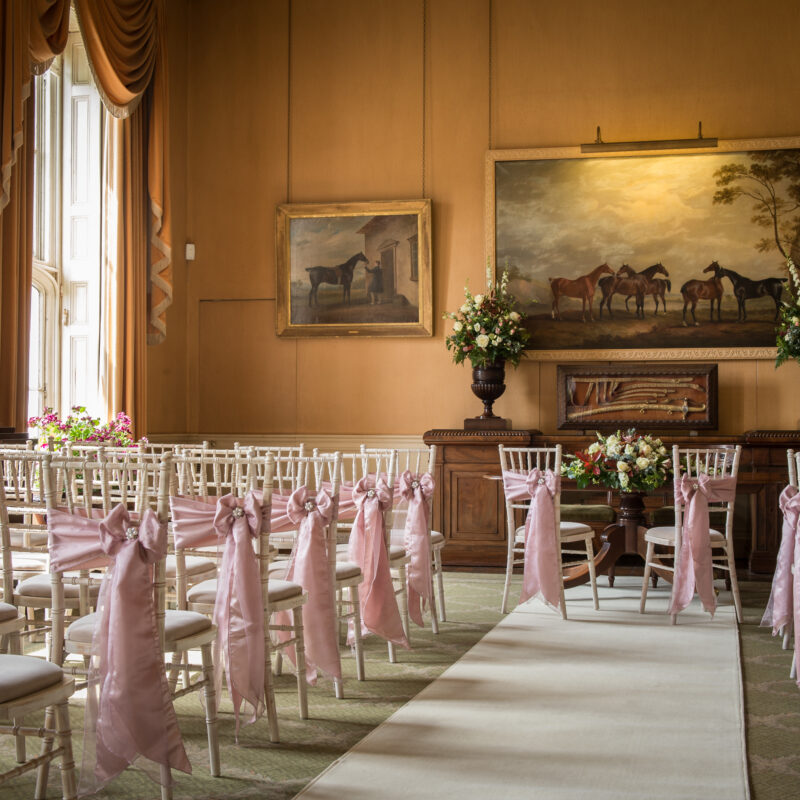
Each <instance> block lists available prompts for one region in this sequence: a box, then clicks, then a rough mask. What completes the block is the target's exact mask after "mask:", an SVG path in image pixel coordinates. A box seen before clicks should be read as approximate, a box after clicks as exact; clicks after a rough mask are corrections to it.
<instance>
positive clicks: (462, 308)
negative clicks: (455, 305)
mask: <svg viewBox="0 0 800 800" xmlns="http://www.w3.org/2000/svg"><path fill="white" fill-rule="evenodd" d="M469 309H470V305H469V303H464V305H463V306H461V313H462V314H466V313H468V312H469Z"/></svg>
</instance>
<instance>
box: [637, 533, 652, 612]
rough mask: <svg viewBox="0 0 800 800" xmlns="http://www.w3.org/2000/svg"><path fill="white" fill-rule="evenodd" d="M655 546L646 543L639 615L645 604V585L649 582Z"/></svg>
mask: <svg viewBox="0 0 800 800" xmlns="http://www.w3.org/2000/svg"><path fill="white" fill-rule="evenodd" d="M655 551H656V546H655V544H654V543H653V542H648V543H647V554H646V555H645V557H644V575H643V576H642V599H641V600H640V601H639V613H640V614H644V604H645V603H646V602H647V584H648V582H649V581H650V570H651V569H652V566H651V563H652V561H653V556H654V555H655Z"/></svg>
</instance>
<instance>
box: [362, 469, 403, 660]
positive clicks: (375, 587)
mask: <svg viewBox="0 0 800 800" xmlns="http://www.w3.org/2000/svg"><path fill="white" fill-rule="evenodd" d="M353 500H354V501H355V504H356V509H357V511H356V518H355V521H354V522H353V530H352V531H351V532H350V544H349V558H350V560H351V561H354V562H355V563H356V564H358V565H359V567H361V571H362V572H363V573H364V580H363V582H362V583H361V584H359V587H358V595H359V599H360V601H361V617H362V620H363V623H364V628H366V630H368V631H370V632H371V633H374V634H377V635H378V636H381V637H383V638H384V639H386V640H387V641H390V642H394V643H395V644H398V645H402V646H403V647H408V639H407V638H406V634H405V632H404V631H403V623H402V620H401V619H400V610H399V609H398V607H397V598H396V597H395V593H394V585H393V584H392V575H391V572H390V570H389V554H388V552H387V550H386V538H385V537H386V530H385V522H384V516H383V514H384V511H385V510H386V509H387V508H389V506H390V505H391V503H392V490H391V489H390V488H389V486H388V485H387V484H386V481H385V480H384V479H383V478H378V479H377V480H375V481H374V482H373V481H372V480H370V479H369V478H361V480H359V481H358V483H356V485H355V486H354V487H353Z"/></svg>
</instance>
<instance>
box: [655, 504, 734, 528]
mask: <svg viewBox="0 0 800 800" xmlns="http://www.w3.org/2000/svg"><path fill="white" fill-rule="evenodd" d="M727 513H728V512H727V510H726V509H724V508H709V509H708V519H709V521H710V522H711V524H712V525H713V526H714V527H715V528H724V527H725V521H726V515H727ZM650 522H651V523H652V524H653V525H656V526H658V527H669V526H670V525H674V524H675V506H662V507H661V508H654V509H653V510H652V511H651V512H650Z"/></svg>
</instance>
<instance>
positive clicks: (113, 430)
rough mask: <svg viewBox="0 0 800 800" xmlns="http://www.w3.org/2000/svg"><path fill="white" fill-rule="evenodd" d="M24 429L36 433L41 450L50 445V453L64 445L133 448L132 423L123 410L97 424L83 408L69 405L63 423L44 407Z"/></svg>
mask: <svg viewBox="0 0 800 800" xmlns="http://www.w3.org/2000/svg"><path fill="white" fill-rule="evenodd" d="M28 427H29V428H31V429H32V430H37V431H38V436H39V445H40V447H41V448H42V449H44V450H46V449H47V448H48V446H49V445H50V443H51V442H52V447H53V449H54V450H58V449H60V448H61V447H63V446H64V445H65V444H66V443H67V442H94V443H97V444H107V445H111V446H114V447H135V446H136V442H135V441H134V439H133V433H132V427H133V423H132V422H131V418H130V417H129V416H128V415H127V414H126V413H125V412H124V411H120V412H119V413H118V414H116V415H115V416H114V418H113V419H112V420H111V421H110V422H107V423H105V424H104V425H101V424H100V420H99V419H98V418H97V417H93V416H92V415H91V414H89V412H88V411H87V410H86V406H73V407H72V409H71V411H70V414H69V415H68V416H67V418H66V419H64V420H62V419H61V417H60V416H59V415H58V414H56V413H55V412H54V411H53V409H52V408H45V410H44V412H43V413H42V414H41V415H40V416H38V417H31V418H30V419H29V420H28ZM140 441H142V442H146V441H147V439H146V438H144V437H142V439H140Z"/></svg>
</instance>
